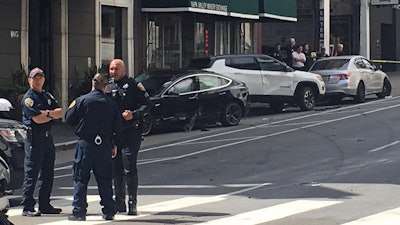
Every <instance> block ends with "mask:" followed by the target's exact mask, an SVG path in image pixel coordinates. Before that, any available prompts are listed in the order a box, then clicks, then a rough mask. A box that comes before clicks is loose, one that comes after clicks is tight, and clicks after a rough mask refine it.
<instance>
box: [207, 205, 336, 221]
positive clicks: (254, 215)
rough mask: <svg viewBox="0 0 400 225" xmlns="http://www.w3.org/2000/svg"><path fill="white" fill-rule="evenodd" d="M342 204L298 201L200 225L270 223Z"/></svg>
mask: <svg viewBox="0 0 400 225" xmlns="http://www.w3.org/2000/svg"><path fill="white" fill-rule="evenodd" d="M338 203H342V201H323V200H321V201H317V200H297V201H293V202H288V203H284V204H279V205H275V206H272V207H268V208H263V209H258V210H254V211H250V212H245V213H240V214H238V215H235V216H230V217H227V218H221V219H216V220H212V221H208V222H204V223H200V224H199V225H214V224H218V225H219V224H229V225H243V224H246V225H251V224H260V223H265V222H270V221H273V220H277V219H282V218H284V217H288V216H292V215H295V214H299V213H303V212H306V211H311V210H315V209H319V208H324V207H327V206H331V205H335V204H338Z"/></svg>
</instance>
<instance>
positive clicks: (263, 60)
mask: <svg viewBox="0 0 400 225" xmlns="http://www.w3.org/2000/svg"><path fill="white" fill-rule="evenodd" d="M256 60H257V62H258V64H259V65H260V67H261V70H264V71H283V66H282V64H280V63H279V62H278V61H276V60H274V59H272V58H267V57H256Z"/></svg>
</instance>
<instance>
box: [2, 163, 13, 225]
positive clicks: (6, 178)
mask: <svg viewBox="0 0 400 225" xmlns="http://www.w3.org/2000/svg"><path fill="white" fill-rule="evenodd" d="M9 182H10V168H9V167H8V165H7V162H6V161H5V160H4V158H2V157H0V224H1V225H13V223H11V222H10V221H9V220H8V216H7V215H6V213H7V210H8V208H9V206H10V204H9V199H8V197H7V192H6V185H7V184H8V183H9Z"/></svg>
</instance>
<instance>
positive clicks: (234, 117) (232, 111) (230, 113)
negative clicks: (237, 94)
mask: <svg viewBox="0 0 400 225" xmlns="http://www.w3.org/2000/svg"><path fill="white" fill-rule="evenodd" d="M242 117H243V111H242V107H240V105H239V104H238V103H236V102H230V103H228V104H226V105H225V106H224V107H223V109H222V111H221V123H222V125H224V126H235V125H237V124H238V123H239V122H240V120H241V119H242Z"/></svg>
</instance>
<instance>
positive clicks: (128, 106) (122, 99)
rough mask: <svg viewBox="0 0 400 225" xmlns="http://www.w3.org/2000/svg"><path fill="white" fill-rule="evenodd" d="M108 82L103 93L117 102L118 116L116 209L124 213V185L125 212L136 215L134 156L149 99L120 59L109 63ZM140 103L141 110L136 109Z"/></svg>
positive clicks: (136, 184) (138, 146)
mask: <svg viewBox="0 0 400 225" xmlns="http://www.w3.org/2000/svg"><path fill="white" fill-rule="evenodd" d="M109 74H110V76H111V78H113V81H112V82H110V84H109V86H108V88H107V93H108V94H109V95H110V96H111V97H112V98H113V99H114V100H115V101H116V102H117V105H118V108H119V110H120V113H121V115H122V118H123V119H122V133H121V138H120V140H121V143H120V144H119V145H118V146H117V147H118V151H117V155H116V157H115V158H114V159H113V162H114V164H113V165H114V171H115V176H114V188H115V200H116V204H117V211H118V212H126V204H125V190H126V186H127V187H128V196H129V200H128V215H137V209H136V205H137V190H138V170H137V157H138V153H139V148H140V145H141V142H142V131H141V126H140V125H141V124H140V123H141V119H142V118H141V117H142V116H143V111H148V110H149V109H150V107H151V102H150V99H149V98H148V95H147V93H146V92H145V90H144V88H143V86H142V85H141V84H137V83H136V82H135V80H134V79H133V78H130V77H128V76H127V75H126V69H125V65H124V62H123V61H122V60H121V59H114V60H112V61H111V62H110V67H109ZM141 106H144V107H143V108H142V109H143V111H142V112H141V111H140V110H139V109H140V108H141Z"/></svg>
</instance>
